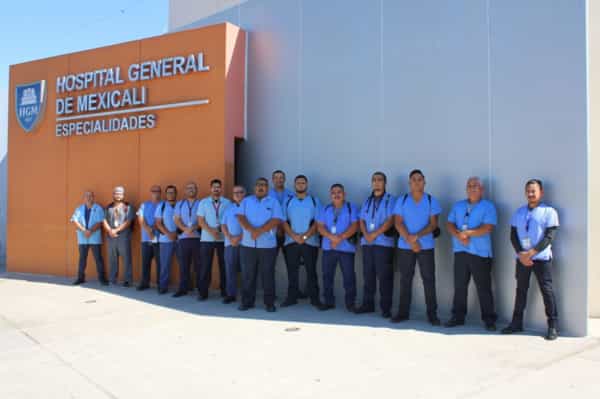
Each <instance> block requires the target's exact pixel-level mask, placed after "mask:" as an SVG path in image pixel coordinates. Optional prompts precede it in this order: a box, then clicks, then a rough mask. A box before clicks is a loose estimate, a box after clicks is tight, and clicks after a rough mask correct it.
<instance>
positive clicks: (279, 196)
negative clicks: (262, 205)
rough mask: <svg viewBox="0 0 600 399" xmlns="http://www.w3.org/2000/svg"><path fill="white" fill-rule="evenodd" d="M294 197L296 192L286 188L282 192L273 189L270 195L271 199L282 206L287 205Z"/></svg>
mask: <svg viewBox="0 0 600 399" xmlns="http://www.w3.org/2000/svg"><path fill="white" fill-rule="evenodd" d="M294 195H295V194H294V192H292V191H290V190H288V189H287V188H284V189H283V191H281V192H279V191H277V190H275V189H274V188H271V189H270V190H269V194H268V196H269V197H272V198H275V199H276V200H277V202H279V205H281V206H283V205H285V203H286V202H287V201H288V200H289V199H290V198H292V197H293V196H294Z"/></svg>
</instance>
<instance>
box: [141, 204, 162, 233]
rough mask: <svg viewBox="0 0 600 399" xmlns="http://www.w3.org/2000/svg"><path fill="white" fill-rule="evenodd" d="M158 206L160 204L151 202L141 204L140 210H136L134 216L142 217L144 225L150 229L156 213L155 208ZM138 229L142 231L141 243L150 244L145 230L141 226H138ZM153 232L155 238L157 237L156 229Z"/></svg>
mask: <svg viewBox="0 0 600 399" xmlns="http://www.w3.org/2000/svg"><path fill="white" fill-rule="evenodd" d="M158 204H160V202H157V203H154V202H152V201H146V202H144V203H142V205H140V209H138V211H137V213H136V215H137V216H143V217H144V221H145V222H146V224H147V225H148V226H150V227H153V226H154V214H155V213H156V207H157V206H158ZM140 228H141V230H142V234H141V238H142V242H152V240H151V239H150V236H148V233H147V232H146V229H144V228H143V227H141V226H140ZM153 230H155V237H156V236H157V235H158V230H156V229H153ZM155 242H156V241H155Z"/></svg>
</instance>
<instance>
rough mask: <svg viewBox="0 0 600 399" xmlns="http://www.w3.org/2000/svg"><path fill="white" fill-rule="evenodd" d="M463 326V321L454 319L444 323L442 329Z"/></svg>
mask: <svg viewBox="0 0 600 399" xmlns="http://www.w3.org/2000/svg"><path fill="white" fill-rule="evenodd" d="M464 325H465V321H464V320H459V319H456V318H454V317H453V318H451V319H450V320H448V321H447V322H445V323H444V327H457V326H464Z"/></svg>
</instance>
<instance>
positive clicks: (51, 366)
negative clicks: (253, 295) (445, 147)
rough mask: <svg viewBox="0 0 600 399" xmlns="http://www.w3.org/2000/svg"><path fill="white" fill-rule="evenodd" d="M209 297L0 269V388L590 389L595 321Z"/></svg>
mask: <svg viewBox="0 0 600 399" xmlns="http://www.w3.org/2000/svg"><path fill="white" fill-rule="evenodd" d="M219 299H220V298H217V297H216V296H214V294H213V296H212V297H211V299H210V300H209V301H208V302H203V303H200V302H197V301H196V300H195V298H194V297H192V296H189V297H185V298H179V299H175V298H171V297H170V296H158V295H157V294H156V291H155V290H149V291H144V292H142V293H140V292H137V291H135V290H134V289H132V288H122V287H112V286H111V287H108V288H101V287H100V286H99V285H98V284H96V283H88V284H86V285H84V286H81V287H74V286H71V285H69V281H67V280H64V279H59V278H49V277H38V276H26V275H16V274H6V273H5V274H0V398H3V399H18V398H44V399H46V398H85V399H93V398H119V399H121V398H169V399H171V398H202V397H203V396H204V395H207V396H210V397H214V398H241V399H251V398H261V399H266V398H274V399H275V398H277V399H292V398H311V399H316V398H343V399H350V398H372V399H375V398H410V399H412V398H566V397H573V398H578V399H582V398H596V399H597V398H600V320H592V321H591V323H592V335H591V336H590V337H587V338H563V337H561V338H559V339H558V340H557V341H555V342H546V341H545V340H543V339H542V338H541V337H540V336H539V335H537V334H536V335H527V334H523V335H518V336H509V337H507V336H502V335H499V334H492V333H487V332H485V331H484V330H483V329H482V328H481V327H480V326H478V325H471V326H466V327H461V328H457V329H444V328H432V327H430V326H429V325H428V324H427V323H425V322H424V320H423V319H422V318H420V319H417V320H414V321H409V322H407V323H403V324H400V325H394V324H391V323H389V322H388V321H386V320H383V319H381V318H380V317H378V316H376V315H360V316H358V315H350V314H348V313H346V312H345V311H343V310H342V309H336V310H333V311H330V312H317V311H315V310H313V308H311V307H310V306H309V305H308V304H306V303H302V304H301V305H298V306H295V307H293V308H288V309H278V311H277V312H276V313H273V314H271V313H266V312H265V311H264V310H263V309H262V307H260V306H259V307H258V308H256V309H253V310H251V311H249V312H246V313H242V312H239V311H238V310H237V305H223V304H221V303H220V300H219Z"/></svg>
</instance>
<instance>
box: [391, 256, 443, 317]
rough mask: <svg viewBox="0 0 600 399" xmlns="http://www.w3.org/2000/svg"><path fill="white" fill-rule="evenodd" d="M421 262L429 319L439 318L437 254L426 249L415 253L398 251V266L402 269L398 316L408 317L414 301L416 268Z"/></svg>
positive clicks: (420, 268) (420, 267)
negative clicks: (436, 275) (436, 272)
mask: <svg viewBox="0 0 600 399" xmlns="http://www.w3.org/2000/svg"><path fill="white" fill-rule="evenodd" d="M417 261H419V271H420V272H421V280H423V289H424V290H425V304H426V306H427V317H429V318H430V319H432V318H434V317H437V296H436V291H435V252H434V250H433V249H424V250H422V251H420V252H413V251H412V250H410V249H398V266H399V268H400V306H399V307H398V315H399V316H402V317H408V316H409V314H410V303H411V299H412V282H413V277H414V276H415V268H416V265H417Z"/></svg>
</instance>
